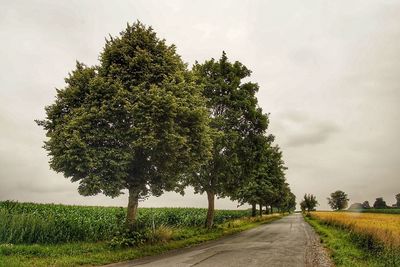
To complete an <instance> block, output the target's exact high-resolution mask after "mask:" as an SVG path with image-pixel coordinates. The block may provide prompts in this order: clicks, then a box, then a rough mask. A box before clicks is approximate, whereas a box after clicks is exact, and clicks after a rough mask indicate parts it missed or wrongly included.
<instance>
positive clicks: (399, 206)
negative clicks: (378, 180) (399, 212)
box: [396, 193, 400, 208]
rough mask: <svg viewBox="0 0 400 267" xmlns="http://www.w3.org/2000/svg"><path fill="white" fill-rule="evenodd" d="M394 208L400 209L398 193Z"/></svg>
mask: <svg viewBox="0 0 400 267" xmlns="http://www.w3.org/2000/svg"><path fill="white" fill-rule="evenodd" d="M396 207H398V208H400V193H398V194H397V195H396Z"/></svg>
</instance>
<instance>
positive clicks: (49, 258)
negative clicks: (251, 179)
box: [0, 215, 282, 267]
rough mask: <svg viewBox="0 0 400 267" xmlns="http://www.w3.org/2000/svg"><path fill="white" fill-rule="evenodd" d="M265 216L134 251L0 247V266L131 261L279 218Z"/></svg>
mask: <svg viewBox="0 0 400 267" xmlns="http://www.w3.org/2000/svg"><path fill="white" fill-rule="evenodd" d="M281 217H282V216H280V215H269V216H263V217H262V218H261V217H255V218H243V219H237V220H233V221H228V222H225V223H223V224H221V225H219V226H217V227H216V228H214V229H212V230H206V229H203V228H198V227H192V228H189V227H186V228H174V229H173V230H172V232H173V233H172V234H171V239H170V241H167V242H165V241H164V242H158V243H155V244H144V245H141V246H139V247H134V248H111V247H110V245H109V244H108V243H106V242H97V243H87V242H85V243H83V242H74V243H66V244H58V245H11V244H2V245H0V266H7V267H8V266H10V267H12V266H80V265H85V266H91V265H103V264H108V263H113V262H120V261H127V260H133V259H137V258H141V257H145V256H152V255H157V254H162V253H164V252H166V251H169V250H173V249H178V248H184V247H189V246H193V245H196V244H200V243H203V242H206V241H210V240H214V239H218V238H220V237H223V236H227V235H231V234H234V233H238V232H241V231H244V230H247V229H250V228H254V227H256V226H259V225H261V224H265V223H269V222H271V221H274V220H277V219H279V218H281Z"/></svg>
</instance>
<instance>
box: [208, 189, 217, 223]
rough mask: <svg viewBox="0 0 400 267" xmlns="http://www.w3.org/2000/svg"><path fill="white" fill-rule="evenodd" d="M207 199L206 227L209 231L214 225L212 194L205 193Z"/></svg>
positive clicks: (213, 197)
mask: <svg viewBox="0 0 400 267" xmlns="http://www.w3.org/2000/svg"><path fill="white" fill-rule="evenodd" d="M207 198H208V210H207V221H206V227H207V228H208V229H211V227H212V226H213V224H214V199H215V196H214V192H211V191H207Z"/></svg>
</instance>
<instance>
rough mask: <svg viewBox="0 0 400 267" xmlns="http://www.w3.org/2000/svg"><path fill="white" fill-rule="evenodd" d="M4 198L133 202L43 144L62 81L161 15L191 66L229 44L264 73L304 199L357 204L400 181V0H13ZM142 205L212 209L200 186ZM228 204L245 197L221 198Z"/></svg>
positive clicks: (3, 103)
mask: <svg viewBox="0 0 400 267" xmlns="http://www.w3.org/2000/svg"><path fill="white" fill-rule="evenodd" d="M0 4H1V8H0V33H1V41H0V200H6V199H13V200H18V201H34V202H46V203H51V202H54V203H67V204H85V205H118V206H125V205H126V202H127V197H126V196H122V197H119V198H116V199H111V198H108V197H105V196H96V197H82V196H80V195H79V194H78V192H77V190H76V188H77V184H73V183H71V182H70V181H69V180H67V179H65V178H63V176H62V174H57V173H55V172H53V171H52V170H50V169H49V165H48V160H49V158H48V157H47V155H46V151H45V150H44V149H42V148H41V147H42V145H43V140H44V139H45V135H44V131H43V130H42V129H41V128H40V127H38V126H37V125H36V124H35V123H34V119H42V118H44V116H45V113H44V106H46V105H49V104H51V103H52V102H53V101H54V96H55V94H56V91H55V88H62V87H63V86H64V78H65V77H66V76H67V73H68V72H69V71H71V70H72V69H73V68H74V65H75V61H76V60H79V61H82V62H84V63H86V64H89V65H93V64H96V63H97V60H98V55H99V52H100V51H101V49H102V47H103V45H104V38H105V37H106V36H108V34H111V35H117V34H118V33H119V32H120V31H121V30H123V29H124V28H125V26H126V23H127V22H134V21H136V20H140V21H142V22H143V23H145V24H147V25H151V26H152V27H153V28H154V29H155V31H156V32H157V33H158V36H159V37H162V38H165V39H166V40H167V42H168V43H170V44H171V43H173V44H175V45H176V46H177V50H178V53H179V54H180V55H181V56H182V58H183V59H184V61H186V62H188V63H189V64H190V65H191V64H193V63H194V61H195V60H198V61H200V62H202V61H204V60H206V59H209V58H211V57H214V58H218V57H220V55H221V53H222V50H225V51H226V52H227V55H228V57H229V58H230V59H231V60H239V61H241V62H242V63H244V64H245V65H246V66H247V67H248V68H250V69H251V70H252V71H253V75H252V77H251V80H252V81H254V82H257V83H259V85H260V92H259V94H258V99H259V104H260V106H261V107H262V108H263V110H264V111H265V112H269V113H270V119H271V124H270V132H271V133H273V134H274V135H276V137H277V138H276V140H277V143H278V144H279V145H280V146H281V147H282V150H283V153H284V160H285V161H286V164H287V166H288V168H289V170H288V171H287V179H288V181H289V183H290V186H291V188H292V190H293V191H294V193H295V194H296V196H297V199H298V200H299V199H300V198H302V196H303V195H304V193H313V194H315V195H316V196H317V199H318V200H319V202H320V204H321V205H320V208H322V209H326V208H328V206H327V201H326V197H327V196H328V195H329V194H330V193H331V192H333V191H335V190H337V189H341V190H343V191H345V192H347V193H348V195H349V197H350V199H351V202H362V201H364V200H369V201H370V203H371V202H372V203H373V201H374V199H375V198H376V197H384V199H385V200H386V201H387V202H388V203H390V204H392V203H394V201H395V200H394V195H395V194H396V193H399V192H400V149H399V148H400V146H399V144H398V138H399V136H400V121H399V120H400V116H399V115H400V107H399V103H400V50H399V48H400V27H399V25H400V16H399V14H400V1H389V0H385V1H376V0H373V1H366V0H360V1H243V0H240V1H204V0H201V1H184V0H183V1H171V0H168V1H149V0H145V1H137V0H136V1H99V0H94V1H81V0H80V1H3V0H2V1H0ZM141 205H142V206H195V207H206V205H207V201H206V197H205V196H198V195H193V194H192V193H191V191H190V190H188V193H187V194H186V195H185V196H184V197H181V196H180V195H177V194H174V193H168V194H165V195H164V196H162V197H159V198H150V199H148V200H147V201H145V202H144V203H141ZM216 205H217V208H236V204H235V203H233V202H230V201H228V200H218V201H217V203H216Z"/></svg>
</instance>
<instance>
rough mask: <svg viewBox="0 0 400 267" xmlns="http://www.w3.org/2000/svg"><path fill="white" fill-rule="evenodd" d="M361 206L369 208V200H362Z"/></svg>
mask: <svg viewBox="0 0 400 267" xmlns="http://www.w3.org/2000/svg"><path fill="white" fill-rule="evenodd" d="M362 208H363V209H370V208H371V206H370V205H369V202H368V201H364V202H363V203H362Z"/></svg>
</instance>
